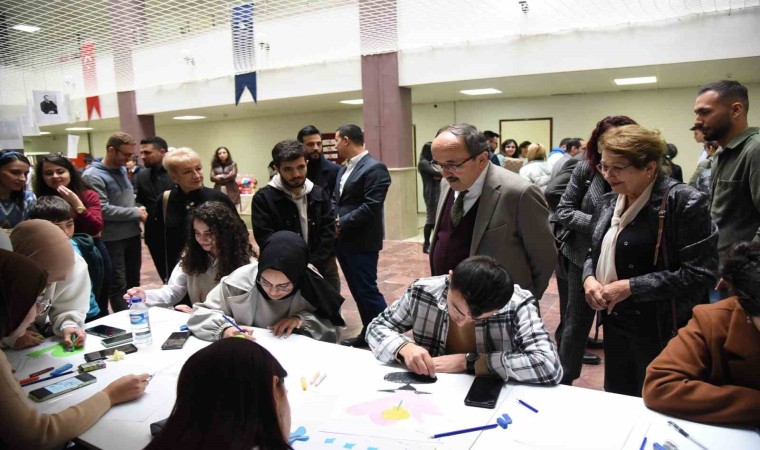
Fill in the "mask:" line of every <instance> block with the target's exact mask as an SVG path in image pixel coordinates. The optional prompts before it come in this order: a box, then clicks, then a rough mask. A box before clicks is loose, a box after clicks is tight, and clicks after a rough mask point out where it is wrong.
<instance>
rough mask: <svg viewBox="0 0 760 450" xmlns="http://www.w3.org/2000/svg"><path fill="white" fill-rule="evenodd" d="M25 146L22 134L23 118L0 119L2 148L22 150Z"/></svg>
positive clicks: (0, 145) (0, 146) (0, 144)
mask: <svg viewBox="0 0 760 450" xmlns="http://www.w3.org/2000/svg"><path fill="white" fill-rule="evenodd" d="M23 148H24V137H23V135H22V134H21V120H19V119H18V118H14V119H0V149H2V150H20V149H23Z"/></svg>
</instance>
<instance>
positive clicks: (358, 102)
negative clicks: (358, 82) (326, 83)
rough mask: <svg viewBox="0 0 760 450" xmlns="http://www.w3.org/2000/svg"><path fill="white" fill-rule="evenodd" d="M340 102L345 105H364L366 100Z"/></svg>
mask: <svg viewBox="0 0 760 450" xmlns="http://www.w3.org/2000/svg"><path fill="white" fill-rule="evenodd" d="M340 102H341V103H343V104H344V105H363V104H364V99H362V98H356V99H354V100H341V101H340Z"/></svg>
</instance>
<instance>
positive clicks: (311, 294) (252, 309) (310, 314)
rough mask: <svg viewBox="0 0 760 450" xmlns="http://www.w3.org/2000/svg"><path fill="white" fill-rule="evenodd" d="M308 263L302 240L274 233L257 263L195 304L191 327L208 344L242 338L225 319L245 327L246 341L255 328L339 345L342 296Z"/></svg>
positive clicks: (285, 234)
mask: <svg viewBox="0 0 760 450" xmlns="http://www.w3.org/2000/svg"><path fill="white" fill-rule="evenodd" d="M260 244H261V243H260ZM308 264H309V247H308V245H307V244H306V241H304V240H303V238H302V237H301V236H299V235H297V234H295V233H293V232H291V231H278V232H276V233H273V234H272V235H271V236H270V237H269V239H268V240H267V242H266V243H264V244H263V246H262V248H261V254H260V256H259V261H258V262H257V263H256V262H254V263H251V264H248V265H246V266H243V267H241V268H239V269H237V270H236V271H234V272H232V273H231V274H230V275H229V276H227V277H225V278H223V279H222V281H221V282H220V283H219V285H218V286H217V287H215V288H214V289H213V290H212V291H211V292H210V293H209V294H208V297H206V301H205V302H203V303H199V304H197V305H195V308H194V310H193V314H192V315H191V316H190V319H189V320H188V321H187V326H188V327H189V328H190V331H192V332H193V334H195V335H196V336H197V337H199V338H201V339H205V340H209V341H215V340H218V339H221V338H225V337H231V336H235V335H240V334H241V333H240V331H239V330H237V329H236V328H235V327H234V326H233V325H232V324H231V323H230V322H229V321H228V320H227V319H225V316H227V317H229V318H231V319H232V320H233V321H234V322H235V323H237V324H239V325H241V329H242V330H243V331H244V334H242V335H243V336H244V337H251V336H253V329H252V328H251V326H253V327H259V328H269V329H271V330H272V332H273V333H274V335H275V336H286V337H287V336H290V334H291V333H294V332H295V333H298V334H303V335H306V336H309V337H311V338H313V339H317V340H320V341H326V342H333V343H335V342H338V338H339V333H338V328H337V327H338V326H345V322H344V321H343V318H342V317H341V315H340V306H341V304H342V303H343V297H341V296H340V294H339V293H338V292H337V291H336V290H335V288H333V287H332V286H331V285H330V284H329V283H328V282H327V281H326V280H325V279H324V278H322V276H321V275H319V274H318V273H317V272H316V271H315V270H314V269H312V268H311V267H308Z"/></svg>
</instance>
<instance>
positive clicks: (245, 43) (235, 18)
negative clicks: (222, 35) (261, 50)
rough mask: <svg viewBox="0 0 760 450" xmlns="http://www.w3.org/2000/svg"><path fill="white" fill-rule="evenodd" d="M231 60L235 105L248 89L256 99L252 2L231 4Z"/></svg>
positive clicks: (254, 99)
mask: <svg viewBox="0 0 760 450" xmlns="http://www.w3.org/2000/svg"><path fill="white" fill-rule="evenodd" d="M230 27H231V29H232V61H233V64H234V66H235V73H236V75H235V105H237V104H239V103H240V97H241V96H242V95H243V92H245V89H246V88H248V91H249V92H250V93H251V96H252V97H253V101H254V102H255V101H256V45H255V42H254V38H253V3H249V4H245V5H240V6H233V7H232V20H230Z"/></svg>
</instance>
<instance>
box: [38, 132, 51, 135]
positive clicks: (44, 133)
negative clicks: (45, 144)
mask: <svg viewBox="0 0 760 450" xmlns="http://www.w3.org/2000/svg"><path fill="white" fill-rule="evenodd" d="M46 134H50V132H49V131H40V136H44V135H46Z"/></svg>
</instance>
